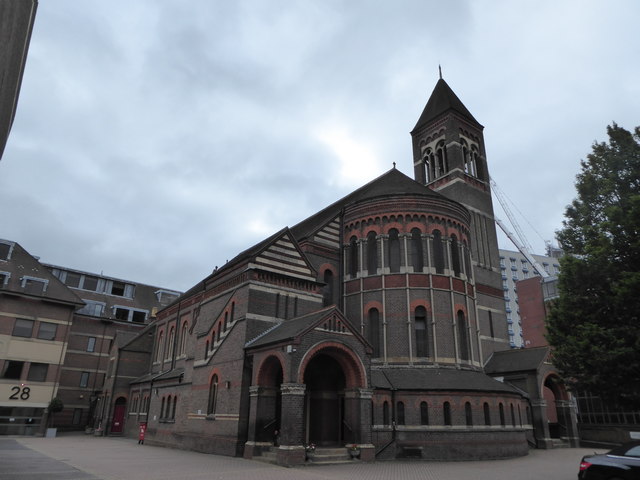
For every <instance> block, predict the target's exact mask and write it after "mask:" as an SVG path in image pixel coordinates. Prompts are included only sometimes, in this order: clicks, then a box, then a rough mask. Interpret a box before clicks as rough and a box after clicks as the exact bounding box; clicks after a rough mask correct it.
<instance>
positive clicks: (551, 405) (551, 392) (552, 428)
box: [542, 375, 568, 438]
mask: <svg viewBox="0 0 640 480" xmlns="http://www.w3.org/2000/svg"><path fill="white" fill-rule="evenodd" d="M542 394H543V397H544V400H545V403H546V405H547V407H546V414H547V422H548V424H549V435H550V436H551V438H561V437H565V436H567V428H568V425H567V421H566V419H565V418H564V414H563V413H564V412H561V411H560V409H559V408H558V406H559V403H561V402H562V401H564V400H567V398H568V397H567V392H566V390H565V388H564V385H563V384H562V380H561V379H560V377H557V376H555V375H548V376H547V377H546V378H545V380H544V384H543V387H542Z"/></svg>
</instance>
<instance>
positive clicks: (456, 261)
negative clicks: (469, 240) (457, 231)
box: [451, 235, 460, 277]
mask: <svg viewBox="0 0 640 480" xmlns="http://www.w3.org/2000/svg"><path fill="white" fill-rule="evenodd" d="M451 268H452V269H453V274H454V275H455V276H456V277H459V276H460V247H459V246H458V237H456V236H455V235H451Z"/></svg>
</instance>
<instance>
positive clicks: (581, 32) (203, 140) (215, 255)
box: [0, 0, 640, 290]
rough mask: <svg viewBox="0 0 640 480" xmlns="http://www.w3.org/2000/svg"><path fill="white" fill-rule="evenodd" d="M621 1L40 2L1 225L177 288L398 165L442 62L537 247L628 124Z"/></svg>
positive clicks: (629, 56) (44, 255)
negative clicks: (610, 137) (609, 140)
mask: <svg viewBox="0 0 640 480" xmlns="http://www.w3.org/2000/svg"><path fill="white" fill-rule="evenodd" d="M638 18H640V2H637V1H635V0H612V1H608V2H604V1H589V0H576V1H563V0H551V1H546V0H535V1H518V2H514V1H507V0H505V1H497V0H496V1H488V0H487V1H477V0H474V1H463V0H454V1H446V2H445V1H428V0H395V1H391V0H387V1H381V0H379V1H364V0H322V1H320V0H317V1H315V0H305V1H284V0H282V1H280V0H247V1H223V0H215V1H214V0H191V1H188V2H186V1H178V0H164V1H161V2H158V1H157V0H136V1H135V2H132V1H130V0H110V1H108V2H105V1H98V0H83V1H78V0H41V1H40V3H39V7H38V12H37V16H36V21H35V27H34V31H33V36H32V39H31V46H30V50H29V57H28V60H27V66H26V70H25V74H24V79H23V84H22V90H21V94H20V101H19V104H18V112H17V116H16V119H15V122H14V125H13V130H12V132H11V136H10V137H9V141H8V143H7V147H6V150H5V153H4V156H3V158H2V161H0V238H6V239H10V240H14V241H17V242H19V243H20V244H22V245H23V246H24V247H25V248H26V249H27V250H28V251H29V252H30V253H32V254H33V255H37V256H39V257H41V260H42V261H43V262H46V263H53V264H57V265H63V266H67V267H70V268H76V269H80V270H85V271H89V272H97V273H100V272H103V273H104V274H105V275H110V276H114V277H119V278H125V279H130V280H134V281H138V282H143V283H148V284H151V285H156V286H162V287H166V288H172V289H179V290H186V289H188V288H189V287H191V286H192V285H193V284H195V283H196V282H197V281H199V280H200V279H202V278H203V277H204V276H206V275H207V274H208V273H210V272H211V270H212V269H213V268H214V267H215V266H217V265H222V264H224V262H225V261H226V260H227V259H230V258H232V257H233V256H235V255H236V254H237V253H239V252H240V251H241V250H244V249H245V248H247V247H249V246H251V245H253V244H254V243H256V242H257V241H259V240H261V239H262V238H264V237H265V236H267V235H269V234H271V233H273V232H275V231H277V230H279V229H280V228H282V227H284V226H293V225H295V224H296V223H298V222H299V221H300V220H302V219H304V218H305V217H307V216H308V215H310V214H312V213H314V212H316V211H317V210H319V209H321V208H323V207H324V206H326V205H328V204H330V203H332V202H333V201H335V200H337V199H338V198H340V197H342V196H344V195H346V194H347V193H349V192H350V191H352V190H353V189H355V188H357V187H359V186H361V185H363V184H364V183H366V182H368V181H370V180H372V179H373V178H375V177H377V176H378V175H380V174H381V173H383V172H385V171H387V170H388V169H390V168H392V162H397V166H398V168H399V169H400V170H401V171H403V172H404V173H406V174H408V175H409V176H412V175H413V173H412V157H411V141H410V136H409V131H410V130H411V129H412V128H413V126H414V124H415V122H416V121H417V119H418V117H419V115H420V113H421V112H422V109H423V108H424V106H425V104H426V101H427V99H428V97H429V95H430V93H431V91H432V89H433V87H434V86H435V83H436V81H437V79H438V65H439V64H441V65H442V70H443V75H444V78H445V80H446V81H447V83H448V84H449V85H450V86H451V88H452V89H453V90H454V91H455V92H456V93H457V95H458V96H459V97H460V99H461V100H462V101H463V103H464V104H465V105H466V106H467V108H468V109H469V110H470V111H471V113H472V114H473V115H474V116H475V118H476V119H477V120H478V121H479V122H480V123H482V124H483V125H484V126H485V142H486V148H487V157H488V162H489V169H490V173H491V175H492V176H493V178H494V179H495V180H496V182H497V183H498V185H499V186H500V188H501V189H502V191H503V192H504V193H505V194H506V196H507V197H508V198H509V199H510V201H511V202H513V206H512V210H513V211H514V213H515V214H516V215H517V217H518V221H519V223H520V226H521V228H522V229H523V230H524V231H525V233H526V235H527V237H528V239H529V242H530V243H531V245H532V246H533V249H534V251H535V253H543V251H544V240H551V239H552V238H553V237H554V231H555V230H557V229H558V228H560V226H561V222H562V218H563V213H564V208H565V206H566V205H567V204H568V203H569V202H570V201H571V200H572V199H573V197H574V196H575V190H574V184H573V183H574V179H575V175H576V173H578V170H579V161H580V160H581V159H582V158H584V157H585V156H586V155H587V154H588V153H589V152H590V151H591V145H592V144H593V142H594V141H605V140H606V126H607V125H608V124H610V123H611V122H613V121H615V122H617V123H618V124H619V125H621V126H623V127H625V128H627V129H632V128H633V127H635V126H636V125H640V118H639V115H638V114H639V113H640V71H639V70H640V69H639V66H640V62H639V61H638V59H640V35H639V34H638ZM497 215H498V216H500V217H502V218H505V217H506V215H505V214H504V213H503V212H502V211H501V210H500V209H499V207H498V209H497ZM505 220H506V218H505ZM501 246H503V247H505V248H511V249H514V247H512V246H511V245H509V244H508V241H507V240H506V239H503V242H502V245H501Z"/></svg>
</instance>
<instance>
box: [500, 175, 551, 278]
mask: <svg viewBox="0 0 640 480" xmlns="http://www.w3.org/2000/svg"><path fill="white" fill-rule="evenodd" d="M489 182H490V183H491V190H492V191H493V193H494V195H495V196H496V198H497V199H498V202H500V205H501V206H502V210H504V213H506V214H507V217H508V218H509V221H510V222H511V225H513V228H514V230H515V231H516V234H517V237H516V235H514V234H513V233H511V232H510V231H509V229H508V228H507V227H506V226H505V224H504V223H502V221H501V220H500V219H499V218H498V217H495V216H494V219H495V221H496V223H497V224H498V226H499V227H500V228H501V229H502V231H503V232H504V233H505V235H506V236H507V237H509V240H511V242H513V244H514V245H515V246H516V248H517V249H518V250H519V251H520V253H522V255H524V258H526V259H527V260H528V261H529V263H530V264H531V266H532V267H533V268H534V270H535V271H536V272H538V274H539V275H540V276H541V277H542V278H547V277H549V274H548V273H547V271H546V270H545V269H544V267H543V266H542V265H540V263H539V262H538V261H537V260H536V259H535V258H533V254H532V253H531V250H532V249H531V245H530V244H529V242H528V241H527V237H526V236H525V235H524V232H523V231H522V229H521V228H520V225H519V224H518V222H517V221H516V218H515V217H514V216H513V214H512V213H511V209H510V208H509V206H508V205H507V200H506V198H505V197H504V194H503V193H502V190H500V189H499V188H498V185H497V184H496V182H495V181H494V180H493V178H489Z"/></svg>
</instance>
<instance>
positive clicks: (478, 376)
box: [371, 368, 520, 393]
mask: <svg viewBox="0 0 640 480" xmlns="http://www.w3.org/2000/svg"><path fill="white" fill-rule="evenodd" d="M371 384H372V386H373V387H374V388H385V389H392V388H395V389H397V390H455V391H469V390H474V391H486V392H508V393H520V392H518V391H517V390H515V389H514V388H513V387H511V386H510V385H508V384H505V383H502V382H499V381H498V380H495V379H493V378H491V377H489V376H488V375H485V374H484V373H482V372H477V371H472V370H457V369H453V368H385V369H372V370H371Z"/></svg>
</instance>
